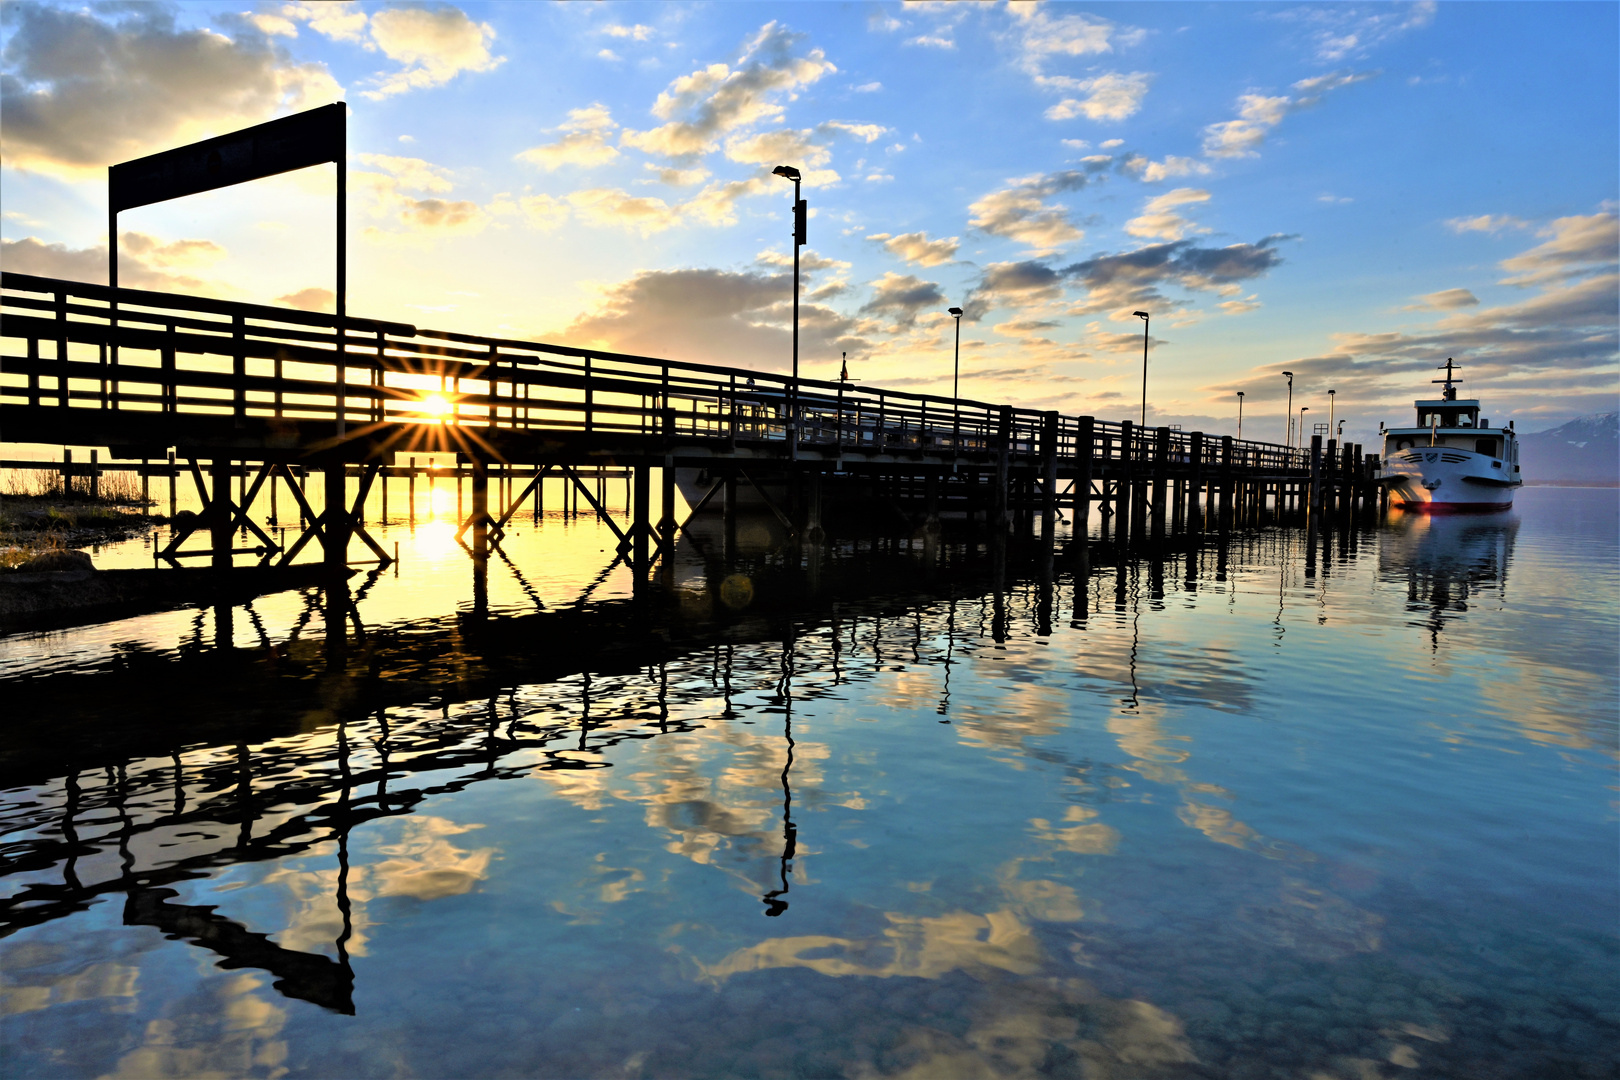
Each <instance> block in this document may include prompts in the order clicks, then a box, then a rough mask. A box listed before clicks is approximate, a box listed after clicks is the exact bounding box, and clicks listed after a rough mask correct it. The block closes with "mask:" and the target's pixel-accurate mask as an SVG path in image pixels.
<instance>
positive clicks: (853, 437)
mask: <svg viewBox="0 0 1620 1080" xmlns="http://www.w3.org/2000/svg"><path fill="white" fill-rule="evenodd" d="M0 315H3V321H0V340H3V343H4V344H3V348H4V356H3V366H0V404H3V405H6V406H27V407H29V408H30V409H36V408H61V409H67V410H71V412H70V413H66V414H58V415H60V416H62V417H63V419H67V418H68V417H71V418H72V419H73V420H79V419H81V417H80V415H79V414H80V413H81V411H90V412H93V411H96V410H118V411H126V412H145V413H159V414H167V415H170V416H174V417H176V418H178V417H180V416H181V415H186V416H207V415H213V416H232V417H235V418H238V419H241V420H246V419H249V418H260V419H269V420H272V421H273V420H276V419H286V420H298V421H310V420H316V421H321V420H324V421H329V422H331V423H332V424H333V431H334V433H335V437H337V438H340V439H341V438H354V437H357V436H359V435H361V434H363V433H364V432H366V431H368V430H377V429H380V428H382V427H385V426H389V425H400V424H405V425H410V424H421V425H454V426H458V427H467V428H473V429H484V430H488V429H495V430H511V431H518V432H536V433H540V432H557V433H571V434H585V435H601V436H604V437H605V436H612V435H615V434H632V435H653V436H663V437H666V438H685V439H703V440H717V441H723V442H724V443H726V444H728V445H731V446H736V445H738V444H761V443H764V444H770V443H777V444H782V443H787V444H790V445H791V446H793V447H796V448H812V449H818V450H827V449H836V450H840V451H845V450H848V451H860V452H862V453H864V454H866V455H868V456H877V457H882V456H884V455H888V454H893V455H895V456H897V457H899V458H904V457H906V456H909V455H918V454H920V453H931V454H941V453H944V454H950V453H953V452H954V453H958V454H964V455H973V456H981V455H988V454H992V453H999V452H1002V451H1006V452H1008V453H1010V454H1013V455H1016V456H1020V457H1037V458H1048V457H1052V456H1056V457H1057V458H1059V459H1067V460H1074V459H1077V458H1078V459H1086V458H1087V457H1088V453H1087V452H1088V451H1089V458H1090V460H1094V461H1097V460H1100V461H1109V460H1113V461H1120V462H1141V463H1143V464H1144V467H1147V466H1148V465H1149V463H1157V462H1165V463H1174V464H1178V465H1180V466H1183V467H1185V466H1189V465H1191V466H1196V467H1198V468H1200V469H1208V470H1209V471H1210V472H1211V473H1215V472H1219V471H1221V470H1237V471H1242V472H1247V473H1250V474H1255V473H1284V472H1297V471H1301V470H1304V469H1307V468H1308V467H1309V463H1308V460H1307V457H1308V455H1307V453H1306V452H1305V451H1303V450H1301V449H1298V448H1290V447H1285V446H1280V445H1277V444H1274V443H1264V442H1252V441H1239V440H1229V439H1222V438H1220V437H1216V436H1207V435H1201V434H1198V433H1185V432H1180V431H1167V430H1166V429H1163V428H1159V429H1143V428H1141V427H1140V426H1136V425H1132V424H1131V423H1129V422H1124V423H1109V422H1105V421H1096V420H1093V419H1092V418H1090V417H1078V416H1066V415H1061V414H1058V413H1054V412H1049V411H1041V410H1033V409H1022V408H1017V407H1015V406H1011V405H1002V404H995V403H990V402H984V401H978V400H973V399H967V398H950V397H941V396H937V395H932V394H919V393H911V392H906V391H897V390H885V389H881V388H877V387H871V386H864V385H863V386H856V385H854V384H851V383H845V382H829V381H823V380H818V379H805V378H801V379H797V380H795V379H793V378H792V377H791V376H787V375H781V374H777V373H774V372H770V371H763V370H751V369H746V368H738V367H727V366H721V365H711V364H698V363H691V362H683V361H676V360H667V359H662V358H658V357H648V356H637V355H632V354H627V353H618V352H610V351H605V350H598V349H589V348H581V347H575V346H567V345H556V344H550V343H545V342H535V341H523V340H516V339H508V338H494V337H483V336H479V335H472V334H460V333H449V332H444V331H435V330H427V329H419V328H417V327H415V326H411V325H408V324H404V323H395V322H387V321H383V320H377V319H363V318H354V317H350V318H348V319H346V320H345V326H344V329H343V332H342V333H341V334H340V332H339V329H338V325H337V319H336V318H335V317H334V316H332V315H327V314H323V313H319V312H307V311H299V310H295V309H291V308H279V307H268V306H263V305H257V304H244V303H237V302H233V301H227V300H215V299H208V298H204V297H191V296H181V295H176V294H171V293H160V292H149V291H144V290H138V289H117V290H113V289H109V288H107V287H105V286H100V285H91V284H85V283H82V282H73V281H65V280H60V279H54V278H43V277H35V276H32V275H27V274H17V273H5V274H3V275H0ZM82 419H83V420H84V421H86V426H87V427H88V426H90V425H89V422H90V421H91V417H90V416H88V415H85V416H83V417H82ZM60 438H61V440H62V441H76V440H78V439H79V438H80V436H79V435H76V434H75V433H73V432H71V431H69V430H67V429H66V428H64V429H63V431H62V433H61V435H60Z"/></svg>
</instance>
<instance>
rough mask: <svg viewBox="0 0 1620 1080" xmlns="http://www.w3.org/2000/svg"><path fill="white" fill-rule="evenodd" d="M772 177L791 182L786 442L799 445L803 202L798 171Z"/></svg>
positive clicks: (781, 170)
mask: <svg viewBox="0 0 1620 1080" xmlns="http://www.w3.org/2000/svg"><path fill="white" fill-rule="evenodd" d="M771 174H772V175H773V176H781V177H785V178H786V179H788V180H791V181H793V393H792V399H791V401H790V403H789V406H788V428H789V432H788V441H789V442H791V443H792V444H793V445H794V447H797V446H798V445H799V248H800V247H802V246H803V245H804V242H805V218H806V217H807V216H809V215H807V214H806V213H805V212H804V200H803V199H801V198H799V182H800V179H801V178H800V176H799V170H798V169H795V168H794V167H793V166H792V165H778V166H777V167H776V168H774V169H772V170H771Z"/></svg>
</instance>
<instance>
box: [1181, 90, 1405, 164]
mask: <svg viewBox="0 0 1620 1080" xmlns="http://www.w3.org/2000/svg"><path fill="white" fill-rule="evenodd" d="M1377 77H1378V73H1377V72H1375V71H1361V72H1350V71H1338V72H1332V73H1330V74H1327V75H1317V76H1314V77H1312V78H1309V79H1301V80H1300V81H1299V82H1297V83H1295V84H1294V85H1293V87H1292V89H1293V90H1295V91H1297V93H1298V96H1290V95H1287V94H1280V95H1275V96H1267V95H1265V94H1243V95H1241V96H1240V97H1239V98H1238V118H1237V119H1236V120H1223V121H1221V122H1220V123H1215V124H1210V125H1209V126H1208V127H1206V128H1204V153H1205V154H1206V155H1208V156H1209V157H1217V158H1230V157H1254V156H1255V154H1256V153H1257V151H1258V148H1259V146H1260V144H1262V143H1263V142H1265V141H1266V135H1267V133H1269V132H1270V131H1271V129H1272V128H1274V127H1276V126H1277V125H1278V124H1280V123H1282V121H1283V118H1284V117H1286V116H1288V115H1289V114H1290V113H1294V112H1298V111H1299V110H1300V109H1308V108H1310V107H1311V106H1313V105H1316V104H1317V103H1319V102H1320V101H1321V100H1322V96H1323V95H1324V94H1326V93H1328V92H1329V91H1332V90H1337V89H1339V88H1341V87H1345V86H1351V85H1354V84H1355V83H1358V82H1365V81H1367V80H1368V79H1373V78H1377Z"/></svg>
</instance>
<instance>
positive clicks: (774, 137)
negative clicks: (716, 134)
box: [726, 128, 832, 170]
mask: <svg viewBox="0 0 1620 1080" xmlns="http://www.w3.org/2000/svg"><path fill="white" fill-rule="evenodd" d="M814 134H815V133H814V132H813V131H811V130H810V129H809V128H805V129H803V130H800V131H794V130H792V129H791V128H781V129H778V130H776V131H765V132H761V133H760V134H758V135H748V136H742V135H737V136H733V137H731V138H729V139H727V140H726V157H728V158H730V159H731V160H732V161H737V162H741V163H742V164H744V165H780V164H789V165H794V166H797V167H798V168H799V169H801V170H805V169H811V168H815V167H816V166H819V165H825V164H826V163H827V162H828V161H829V160H831V158H832V153H831V151H829V150H828V149H827V148H826V147H825V146H817V145H816V144H815V143H813V142H811V137H812V136H813V135H814Z"/></svg>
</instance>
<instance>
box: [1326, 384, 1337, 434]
mask: <svg viewBox="0 0 1620 1080" xmlns="http://www.w3.org/2000/svg"><path fill="white" fill-rule="evenodd" d="M1337 393H1338V391H1337V390H1329V391H1328V430H1329V431H1332V430H1333V404H1334V402H1333V395H1334V394H1337Z"/></svg>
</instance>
